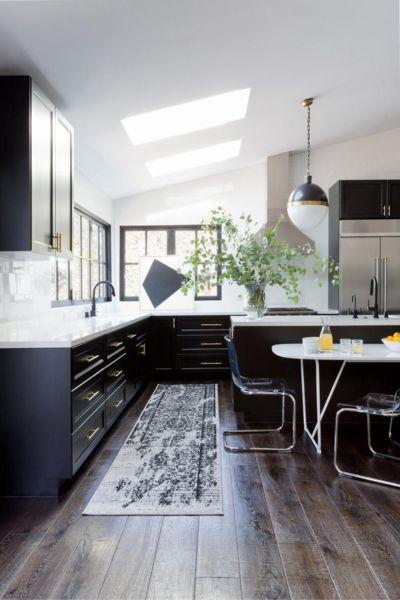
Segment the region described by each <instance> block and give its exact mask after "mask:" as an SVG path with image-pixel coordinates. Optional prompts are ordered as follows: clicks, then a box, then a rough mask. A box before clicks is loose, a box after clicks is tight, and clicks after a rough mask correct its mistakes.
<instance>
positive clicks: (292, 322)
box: [231, 315, 400, 328]
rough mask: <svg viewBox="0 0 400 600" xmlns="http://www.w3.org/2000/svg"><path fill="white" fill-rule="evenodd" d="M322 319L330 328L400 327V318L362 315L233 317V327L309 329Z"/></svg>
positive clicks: (320, 322) (317, 324) (320, 324)
mask: <svg viewBox="0 0 400 600" xmlns="http://www.w3.org/2000/svg"><path fill="white" fill-rule="evenodd" d="M322 319H323V320H324V323H326V324H328V325H330V326H338V325H342V326H344V325H347V326H352V327H353V326H354V327H359V326H361V325H364V326H365V325H371V326H378V325H380V326H381V327H382V326H387V327H393V328H395V327H400V317H398V318H389V319H384V318H383V317H380V318H379V319H374V318H373V317H372V316H369V315H360V316H359V317H358V319H353V317H352V316H348V315H329V316H323V317H322V318H321V316H319V315H283V316H280V315H279V316H278V315H276V316H271V317H261V318H260V319H249V318H248V317H231V322H232V326H233V327H239V326H240V327H242V326H246V327H307V326H316V327H321V326H322Z"/></svg>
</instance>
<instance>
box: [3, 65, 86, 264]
mask: <svg viewBox="0 0 400 600" xmlns="http://www.w3.org/2000/svg"><path fill="white" fill-rule="evenodd" d="M0 123H1V128H0V129H1V144H0V251H20V250H22V251H33V252H40V253H44V254H48V255H50V254H51V255H54V254H56V255H58V256H64V257H66V258H70V257H71V255H72V206H73V186H72V184H73V168H74V163H73V129H72V127H71V126H70V125H69V123H68V122H67V121H66V120H65V119H64V117H62V115H61V114H60V113H59V112H58V111H57V109H56V107H55V106H54V104H53V103H52V102H51V100H49V98H47V96H46V95H45V94H44V93H43V92H42V91H41V90H40V89H39V88H38V87H37V86H36V85H35V84H34V82H33V81H32V79H31V78H30V77H28V76H2V77H0Z"/></svg>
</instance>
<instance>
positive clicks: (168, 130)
mask: <svg viewBox="0 0 400 600" xmlns="http://www.w3.org/2000/svg"><path fill="white" fill-rule="evenodd" d="M249 96H250V88H245V89H242V90H235V91H234V92H227V93H225V94H218V95H217V96H210V97H209V98H203V99H202V100H194V101H193V102H186V103H185V104H177V105H176V106H169V107H168V108H161V109H160V110H153V111H151V112H147V113H143V114H140V115H134V116H132V117H127V118H126V119H122V120H121V123H122V125H123V126H124V128H125V130H126V132H127V134H128V136H129V138H130V140H131V142H132V144H133V145H134V146H138V145H140V144H146V143H148V142H154V141H155V140H163V139H165V138H170V137H175V136H178V135H183V134H184V133H190V132H192V131H200V130H202V129H208V128H210V127H216V126H217V125H223V124H224V123H230V122H231V121H238V120H239V119H244V117H245V116H246V112H247V104H248V102H249Z"/></svg>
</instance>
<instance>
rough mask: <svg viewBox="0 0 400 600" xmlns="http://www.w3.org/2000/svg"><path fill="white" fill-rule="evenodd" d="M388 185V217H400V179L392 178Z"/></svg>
mask: <svg viewBox="0 0 400 600" xmlns="http://www.w3.org/2000/svg"><path fill="white" fill-rule="evenodd" d="M387 185H388V188H387V211H386V212H387V217H389V218H390V219H400V180H397V179H391V180H389V181H388V182H387Z"/></svg>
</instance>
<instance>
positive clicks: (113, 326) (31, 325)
mask: <svg viewBox="0 0 400 600" xmlns="http://www.w3.org/2000/svg"><path fill="white" fill-rule="evenodd" d="M234 312H235V311H232V313H234ZM236 313H237V311H236ZM229 314H230V313H229V311H226V310H224V311H223V310H219V311H216V310H214V311H210V310H205V311H202V312H199V311H187V310H186V311H179V310H178V311H154V312H140V311H138V312H132V313H126V312H110V313H108V314H104V315H101V316H98V317H91V318H89V319H84V318H76V319H72V320H69V321H60V322H54V323H51V324H40V325H38V324H37V323H36V322H35V321H30V322H28V321H23V322H22V321H21V322H18V321H14V322H12V323H4V324H1V325H0V349H1V348H71V347H73V346H77V345H78V344H81V343H83V342H87V341H90V340H91V339H95V338H96V337H98V336H100V335H103V334H106V333H112V332H113V331H115V330H117V329H119V328H120V327H124V326H128V325H131V324H133V323H137V322H139V321H142V320H143V319H146V318H147V317H150V316H152V315H155V316H160V317H162V316H188V317H190V316H202V315H204V316H206V315H208V316H221V315H229Z"/></svg>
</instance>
